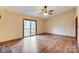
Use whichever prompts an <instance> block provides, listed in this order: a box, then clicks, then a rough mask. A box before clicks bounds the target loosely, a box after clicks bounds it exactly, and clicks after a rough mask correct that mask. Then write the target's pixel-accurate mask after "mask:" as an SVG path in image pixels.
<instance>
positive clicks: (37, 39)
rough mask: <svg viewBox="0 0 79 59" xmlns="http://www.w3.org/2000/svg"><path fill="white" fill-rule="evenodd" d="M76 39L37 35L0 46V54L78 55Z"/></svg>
mask: <svg viewBox="0 0 79 59" xmlns="http://www.w3.org/2000/svg"><path fill="white" fill-rule="evenodd" d="M77 52H78V51H77V43H76V38H73V37H66V36H60V35H36V36H32V37H27V38H24V39H21V40H15V41H11V42H8V43H1V44H0V53H77Z"/></svg>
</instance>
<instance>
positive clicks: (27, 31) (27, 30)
mask: <svg viewBox="0 0 79 59" xmlns="http://www.w3.org/2000/svg"><path fill="white" fill-rule="evenodd" d="M26 36H30V21H28V20H24V37H26Z"/></svg>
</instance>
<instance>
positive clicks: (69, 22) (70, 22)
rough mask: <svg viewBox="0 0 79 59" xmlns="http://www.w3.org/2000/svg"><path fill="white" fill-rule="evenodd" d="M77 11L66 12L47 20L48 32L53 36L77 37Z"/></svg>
mask: <svg viewBox="0 0 79 59" xmlns="http://www.w3.org/2000/svg"><path fill="white" fill-rule="evenodd" d="M75 16H76V10H75V9H74V10H71V11H68V12H65V13H63V14H61V15H58V16H54V17H52V18H50V19H48V20H45V25H46V29H47V30H46V32H47V33H52V34H59V35H66V36H75Z"/></svg>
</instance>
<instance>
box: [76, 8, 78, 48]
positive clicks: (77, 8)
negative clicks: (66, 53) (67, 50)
mask: <svg viewBox="0 0 79 59" xmlns="http://www.w3.org/2000/svg"><path fill="white" fill-rule="evenodd" d="M76 15H77V16H78V36H77V41H78V47H79V7H77V9H76Z"/></svg>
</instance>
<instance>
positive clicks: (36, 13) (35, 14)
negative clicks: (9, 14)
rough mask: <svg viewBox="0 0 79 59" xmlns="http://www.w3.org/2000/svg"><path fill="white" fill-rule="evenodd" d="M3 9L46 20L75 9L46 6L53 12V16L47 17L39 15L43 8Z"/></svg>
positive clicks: (7, 7) (8, 7)
mask: <svg viewBox="0 0 79 59" xmlns="http://www.w3.org/2000/svg"><path fill="white" fill-rule="evenodd" d="M5 8H6V9H8V10H12V11H15V12H18V13H23V14H25V15H29V16H33V17H39V18H40V19H47V18H50V17H52V16H56V15H59V14H61V13H64V12H66V11H69V10H72V9H74V8H75V6H48V8H47V9H48V10H51V9H53V10H54V12H53V15H48V16H44V15H43V14H39V12H41V9H42V8H43V6H5Z"/></svg>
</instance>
